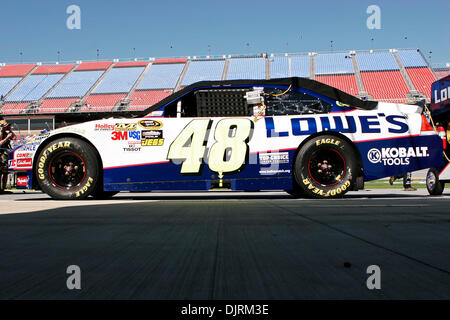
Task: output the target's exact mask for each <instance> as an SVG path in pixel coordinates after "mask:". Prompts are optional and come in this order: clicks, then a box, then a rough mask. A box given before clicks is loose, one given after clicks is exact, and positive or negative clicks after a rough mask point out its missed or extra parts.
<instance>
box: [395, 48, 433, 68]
mask: <svg viewBox="0 0 450 320" xmlns="http://www.w3.org/2000/svg"><path fill="white" fill-rule="evenodd" d="M397 55H398V57H399V58H400V61H401V62H402V64H403V66H404V67H405V68H413V67H428V65H427V63H426V61H425V60H424V59H423V57H422V55H421V54H420V53H419V52H418V51H417V50H399V51H398V52H397Z"/></svg>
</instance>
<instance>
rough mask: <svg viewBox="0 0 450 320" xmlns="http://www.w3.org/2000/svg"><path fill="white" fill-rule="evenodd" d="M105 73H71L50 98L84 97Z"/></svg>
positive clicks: (51, 93)
mask: <svg viewBox="0 0 450 320" xmlns="http://www.w3.org/2000/svg"><path fill="white" fill-rule="evenodd" d="M103 72H104V71H76V72H72V73H70V74H69V75H68V76H67V77H66V78H65V79H64V80H63V81H62V82H61V83H60V84H59V85H58V86H57V87H56V88H55V89H54V90H53V91H52V92H50V94H49V95H48V97H49V98H68V97H83V96H84V95H85V94H86V92H88V90H89V89H90V88H91V87H92V86H93V85H94V83H95V82H96V81H97V80H98V79H99V78H100V76H101V75H102V74H103Z"/></svg>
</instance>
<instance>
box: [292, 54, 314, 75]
mask: <svg viewBox="0 0 450 320" xmlns="http://www.w3.org/2000/svg"><path fill="white" fill-rule="evenodd" d="M290 58H291V76H292V77H302V78H309V75H310V74H311V70H310V69H311V57H309V56H291V57H290Z"/></svg>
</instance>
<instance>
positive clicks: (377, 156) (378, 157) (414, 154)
mask: <svg viewBox="0 0 450 320" xmlns="http://www.w3.org/2000/svg"><path fill="white" fill-rule="evenodd" d="M428 156H429V153H428V147H408V148H406V147H400V148H381V150H379V149H376V148H372V149H370V150H369V152H368V153H367V159H369V161H370V162H372V163H379V162H383V165H388V166H392V165H395V166H400V165H402V166H403V165H409V163H410V158H425V157H428Z"/></svg>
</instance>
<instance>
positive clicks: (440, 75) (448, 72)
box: [434, 70, 450, 79]
mask: <svg viewBox="0 0 450 320" xmlns="http://www.w3.org/2000/svg"><path fill="white" fill-rule="evenodd" d="M434 73H435V74H436V77H437V78H438V79H442V78H445V77H446V76H448V75H450V70H434Z"/></svg>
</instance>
